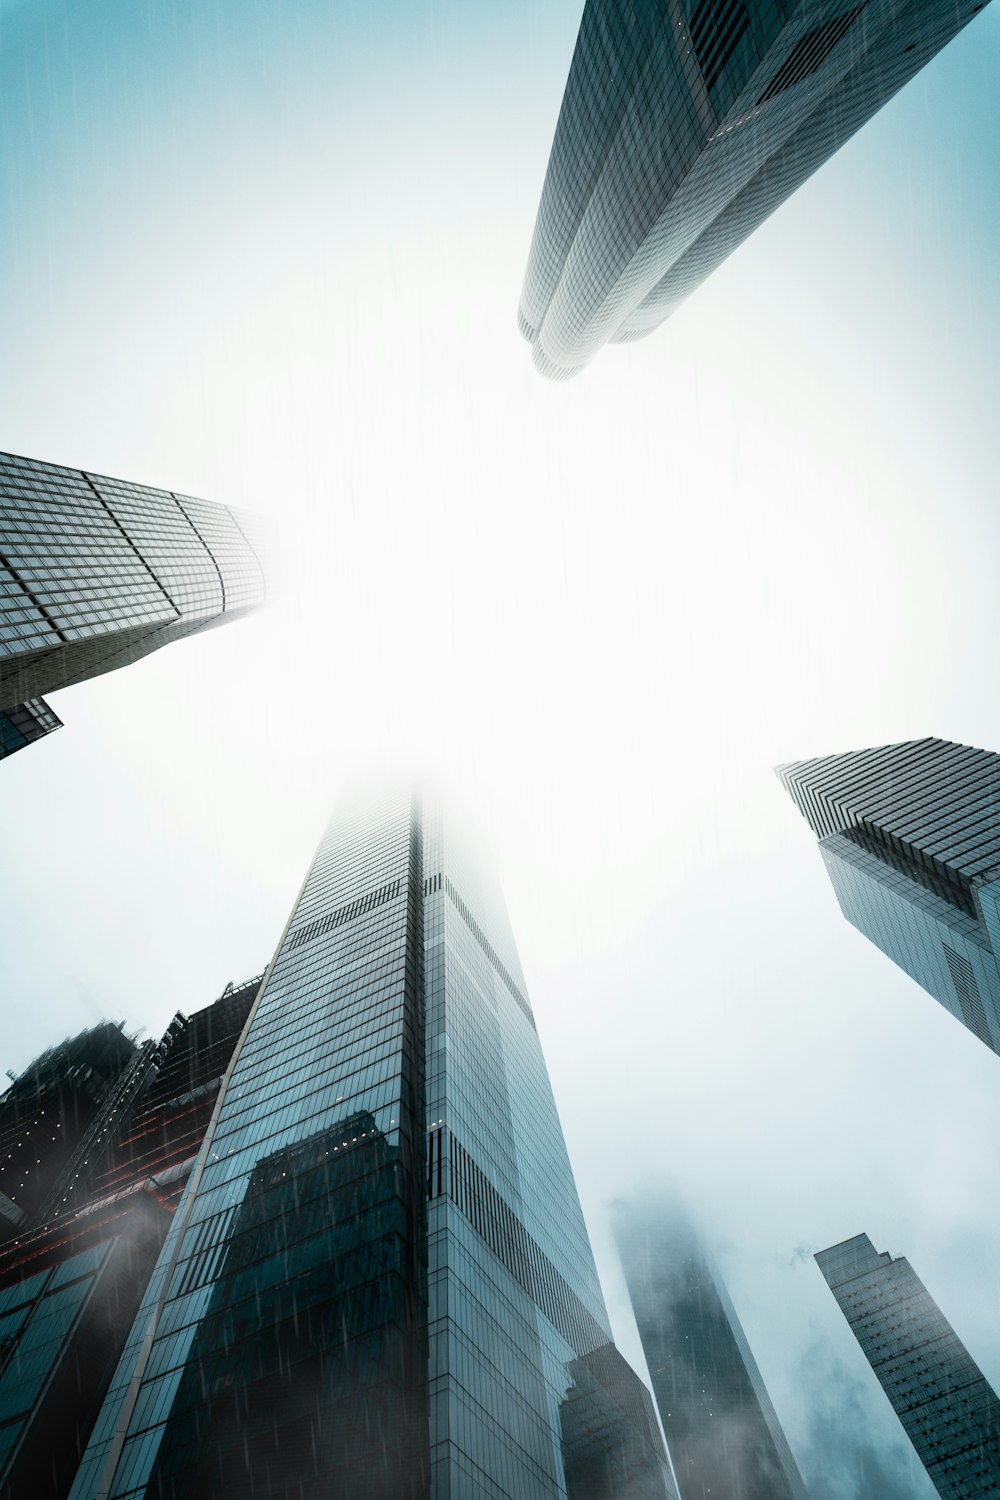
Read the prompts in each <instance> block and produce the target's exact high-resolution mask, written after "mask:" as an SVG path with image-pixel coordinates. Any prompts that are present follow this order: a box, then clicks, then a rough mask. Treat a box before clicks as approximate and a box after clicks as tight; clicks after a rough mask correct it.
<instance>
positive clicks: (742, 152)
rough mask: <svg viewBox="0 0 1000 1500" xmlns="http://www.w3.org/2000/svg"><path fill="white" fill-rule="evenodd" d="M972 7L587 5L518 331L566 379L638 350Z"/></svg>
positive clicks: (804, 1)
mask: <svg viewBox="0 0 1000 1500" xmlns="http://www.w3.org/2000/svg"><path fill="white" fill-rule="evenodd" d="M982 9H983V4H982V0H948V3H947V4H943V3H942V0H860V3H857V0H669V3H667V0H587V4H586V7H585V9H584V13H583V21H582V24H581V26H580V34H579V38H578V40H577V44H576V50H575V52H574V54H573V61H572V64H571V67H570V72H569V79H568V81H567V84H566V92H565V95H564V97H563V102H562V109H561V111H560V114H559V121H558V124H557V126H556V133H555V140H554V142H553V145H552V154H551V157H550V159H549V165H548V171H547V173H546V176H545V183H544V186H543V189H542V198H541V204H540V207H539V210H538V219H537V223H536V226H535V234H534V239H533V241H532V245H531V252H530V255H529V259H528V268H527V272H526V275H525V280H524V288H523V291H522V293H521V303H520V309H519V315H518V322H519V325H520V328H521V331H522V333H523V334H524V335H525V337H526V338H527V339H528V340H529V341H530V342H531V343H532V344H533V346H534V358H535V363H536V364H537V366H538V368H539V369H540V370H541V371H542V372H543V373H544V374H546V375H548V376H551V377H553V378H556V379H562V378H565V377H567V376H570V375H574V374H575V373H576V372H577V371H578V370H580V369H582V368H583V366H584V365H585V364H586V363H587V362H588V360H590V359H591V358H592V357H593V356H594V354H596V352H597V351H598V350H599V349H600V348H601V347H602V346H603V345H604V344H605V343H606V342H608V340H611V341H613V342H617V343H622V342H628V341H629V340H633V339H638V338H642V337H643V336H644V335H645V334H647V333H649V332H651V331H652V330H653V329H654V328H656V327H657V326H658V325H659V324H660V323H661V322H662V321H663V320H664V318H666V317H668V316H669V314H670V313H671V312H672V311H673V309H674V308H675V307H676V306H677V305H678V303H680V302H681V301H682V300H683V299H684V298H685V297H686V296H687V295H688V294H689V293H690V292H692V291H693V290H694V289H695V287H697V286H698V285H699V283H700V282H701V281H703V280H704V278H705V277H706V276H708V275H709V274H710V272H712V271H713V270H715V268H716V266H718V265H719V264H720V262H721V261H722V260H724V259H725V257H726V256H727V255H728V254H729V253H730V251H731V250H733V249H735V248H736V246H737V245H739V244H740V243H741V242H742V241H743V240H744V239H746V237H747V236H748V235H749V234H751V233H752V232H753V230H754V229H756V228H757V227H758V225H760V224H761V223H762V222H763V221H764V219H766V218H767V216H768V215H769V214H770V213H772V212H773V210H774V209H775V208H777V207H778V206H779V204H781V203H782V202H783V201H784V200H785V199H786V198H787V197H788V196H789V195H790V194H791V193H792V192H794V191H795V189H796V188H797V187H799V186H800V185H801V184H802V183H803V182H804V181H805V180H806V178H807V177H809V176H810V174H811V173H812V172H814V171H815V170H816V168H817V167H819V166H820V165H821V164H822V163H823V162H824V161H825V160H826V159H827V157H829V156H831V155H832V154H833V153H834V152H835V151H836V150H837V149H838V147H840V146H841V145H843V143H844V142H845V141H846V140H848V139H849V137H850V136H852V135H853V134H854V132H855V131H856V130H857V129H858V128H859V127H860V126H861V125H863V124H864V123H865V121H866V120H867V119H869V118H870V117H871V115H873V114H874V113H875V111H876V110H878V109H880V108H881V106H882V105H883V104H884V103H885V102H886V101H887V100H888V99H890V98H891V97H892V95H893V94H895V93H896V91H897V90H898V89H900V88H901V87H902V86H903V84H904V83H906V82H907V80H908V79H910V78H912V77H913V75H914V74H915V73H916V72H918V71H919V70H920V68H922V67H923V66H924V64H925V63H926V62H928V61H929V60H930V59H931V58H932V57H933V56H934V55H935V53H936V52H938V51H939V50H940V48H941V47H943V46H944V45H945V43H946V42H948V41H949V40H950V39H951V38H952V37H953V36H954V35H955V34H956V32H958V31H959V30H961V28H962V27H963V26H964V25H965V24H966V23H967V22H968V21H969V20H971V19H972V17H973V16H974V15H975V14H976V12H977V11H980V10H982Z"/></svg>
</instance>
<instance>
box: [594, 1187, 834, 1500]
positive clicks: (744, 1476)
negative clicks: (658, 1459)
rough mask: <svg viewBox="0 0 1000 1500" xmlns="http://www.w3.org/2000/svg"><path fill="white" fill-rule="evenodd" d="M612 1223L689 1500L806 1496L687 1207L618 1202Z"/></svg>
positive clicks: (680, 1479) (665, 1426)
mask: <svg viewBox="0 0 1000 1500" xmlns="http://www.w3.org/2000/svg"><path fill="white" fill-rule="evenodd" d="M614 1228H615V1238H616V1240H617V1243H618V1249H619V1254H620V1255H621V1260H622V1266H623V1268H624V1271H625V1280H626V1283H627V1285H628V1290H629V1296H630V1297H631V1299H632V1307H633V1310H634V1312H635V1318H636V1324H637V1326H638V1329H639V1337H640V1339H641V1340H642V1347H643V1352H644V1353H645V1356H646V1363H647V1365H648V1366H649V1374H650V1379H651V1380H652V1382H653V1394H654V1395H655V1397H656V1404H657V1406H658V1407H659V1410H660V1420H661V1421H662V1423H663V1430H664V1432H665V1433H666V1435H667V1444H668V1446H669V1449H670V1456H671V1458H672V1460H673V1465H674V1472H675V1474H676V1476H677V1483H678V1485H679V1487H680V1492H681V1497H682V1500H806V1490H805V1487H804V1485H803V1483H802V1478H801V1476H800V1474H799V1471H798V1468H797V1467H796V1464H795V1460H794V1458H793V1457H792V1453H791V1450H790V1448H789V1446H788V1443H787V1441H786V1439H785V1435H784V1433H783V1431H782V1429H781V1426H780V1424H779V1422H778V1418H777V1415H776V1413H775V1410H774V1407H773V1405H772V1404H771V1398H770V1396H769V1395H768V1393H767V1389H766V1387H765V1385H764V1382H763V1380H762V1378H761V1374H760V1371H759V1370H758V1368H757V1364H756V1361H755V1360H754V1357H753V1354H752V1353H751V1352H750V1346H749V1344H748V1343H747V1341H746V1337H745V1335H744V1333H743V1329H742V1327H741V1325H740V1321H739V1318H738V1317H737V1316H736V1311H735V1309H734V1307H733V1305H732V1303H731V1301H730V1300H729V1295H728V1293H727V1291H726V1288H725V1284H724V1282H723V1281H722V1278H721V1276H720V1274H719V1270H718V1267H717V1266H716V1265H715V1263H714V1260H713V1259H712V1257H711V1256H710V1255H709V1254H708V1252H707V1251H706V1249H705V1247H704V1245H703V1244H702V1243H701V1241H700V1239H699V1237H698V1235H697V1234H696V1233H695V1231H694V1230H693V1228H692V1227H691V1225H690V1223H689V1222H688V1220H687V1219H686V1217H685V1216H684V1214H683V1213H682V1211H681V1210H680V1209H679V1208H678V1206H677V1205H676V1204H675V1203H673V1202H670V1201H667V1200H657V1199H654V1200H652V1201H651V1202H649V1203H643V1204H639V1203H631V1204H619V1205H618V1206H617V1208H616V1210H615V1219H614Z"/></svg>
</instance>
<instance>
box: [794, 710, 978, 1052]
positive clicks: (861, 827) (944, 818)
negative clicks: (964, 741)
mask: <svg viewBox="0 0 1000 1500" xmlns="http://www.w3.org/2000/svg"><path fill="white" fill-rule="evenodd" d="M777 774H778V776H779V777H780V779H781V781H782V782H783V783H784V786H785V787H786V789H787V791H788V792H789V795H790V796H791V797H792V799H793V800H794V802H795V804H796V806H797V807H798V808H799V810H800V812H801V813H802V814H803V816H804V817H805V819H806V821H807V822H808V823H809V826H810V827H811V828H812V830H813V832H814V833H815V834H817V836H818V837H819V847H820V852H821V853H822V855H823V859H824V862H825V864H826V868H827V872H828V873H829V876H830V879H831V881H832V882H833V888H834V890H835V891H836V893H837V900H838V901H839V902H840V909H841V911H842V912H843V913H844V916H845V917H846V918H847V920H848V921H849V922H851V923H852V924H853V926H855V927H857V929H858V930H859V932H863V933H864V935H865V937H867V938H870V939H871V941H872V942H873V943H875V945H876V946H877V947H879V948H881V949H882V952H883V953H886V954H888V956H889V957H890V958H891V959H892V960H893V962H894V963H897V964H898V965H899V967H900V968H901V969H905V971H906V973H907V974H909V975H911V977H912V978H914V979H915V980H916V981H917V983H918V984H920V985H922V986H923V988H924V989H925V990H927V991H928V993H929V994H931V995H933V996H934V998H935V1000H939V1001H940V1002H941V1004H942V1005H943V1006H944V1007H945V1009H946V1010H948V1011H950V1012H951V1014H952V1015H953V1016H955V1017H956V1019H957V1020H959V1021H961V1022H962V1023H963V1024H964V1025H965V1026H967V1027H968V1028H969V1030H970V1031H971V1032H973V1033H974V1035H976V1036H977V1037H978V1038H979V1039H980V1041H982V1042H985V1043H986V1045H987V1047H991V1048H992V1049H993V1051H994V1052H996V1051H998V1050H1000V969H998V966H997V958H996V955H997V953H998V952H1000V814H998V811H997V809H998V808H1000V755H995V754H993V753H992V752H991V751H989V750H976V749H973V748H972V747H970V746H968V745H957V744H953V743H952V742H951V741H950V740H937V739H926V740H909V741H906V742H905V743H903V744H899V745H880V746H878V747H876V748H875V749H871V750H857V751H853V752H850V753H848V754H845V755H828V756H824V757H821V758H819V759H816V760H804V761H796V762H794V763H793V764H790V765H786V766H779V767H778V773H777Z"/></svg>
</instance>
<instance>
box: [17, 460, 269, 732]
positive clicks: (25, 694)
mask: <svg viewBox="0 0 1000 1500" xmlns="http://www.w3.org/2000/svg"><path fill="white" fill-rule="evenodd" d="M263 598H264V576H263V573H262V570H261V565H260V561H259V558H258V556H257V553H256V551H255V549H254V547H253V545H252V543H251V541H250V539H249V536H248V532H247V518H246V516H240V515H238V514H237V512H236V511H234V510H230V509H229V507H228V506H225V505H214V504H212V503H211V502H210V501H207V500H198V499H195V498H194V497H193V496H191V495H178V494H174V493H173V492H172V491H169V490H157V489H151V488H150V487H149V486H148V485H142V484H130V483H128V482H127V481H125V480H122V479H109V478H107V477H106V476H105V475H102V474H91V473H87V472H85V471H84V470H83V469H67V468H64V467H62V466H60V465H59V464H47V463H41V462H39V461H38V460H36V459H30V458H19V457H17V456H16V455H15V454H13V453H3V454H0V758H2V757H3V756H4V755H9V754H11V753H13V751H15V750H19V749H23V748H24V746H25V745H27V744H31V743H33V742H34V741H35V740H37V739H39V738H40V737H41V736H42V735H44V734H47V733H49V732H51V730H53V729H57V728H59V726H60V721H59V719H58V718H56V716H55V714H54V713H53V712H52V710H51V709H50V708H49V706H48V704H47V703H46V702H45V701H44V699H43V697H42V694H44V693H51V692H54V691H55V690H56V689H57V688H63V687H70V686H72V684H74V683H78V682H84V681H86V680H87V678H90V677H97V676H99V675H100V674H101V673H103V672H111V671H114V670H115V669H116V668H118V667H123V666H127V665H128V664H129V663H130V662H135V661H138V660H139V659H140V657H143V656H146V655H148V654H149V652H150V651H156V650H158V649H159V647H160V646H165V645H168V644H169V643H170V642H171V641H176V640H180V639H181V638H182V637H184V636H187V635H193V634H194V633H195V632H196V631H199V630H206V629H208V628H209V627H210V626H212V625H218V624H221V623H223V622H224V621H225V620H228V619H234V618H236V617H237V616H238V615H241V614H245V613H246V612H247V611H248V610H250V609H253V608H254V607H255V606H256V605H258V604H260V603H261V602H262V601H263Z"/></svg>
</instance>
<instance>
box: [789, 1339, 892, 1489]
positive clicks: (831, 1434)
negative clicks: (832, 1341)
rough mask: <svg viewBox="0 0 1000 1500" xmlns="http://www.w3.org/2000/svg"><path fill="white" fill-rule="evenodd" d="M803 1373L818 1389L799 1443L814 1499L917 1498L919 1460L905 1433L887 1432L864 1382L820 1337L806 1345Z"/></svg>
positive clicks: (805, 1381)
mask: <svg viewBox="0 0 1000 1500" xmlns="http://www.w3.org/2000/svg"><path fill="white" fill-rule="evenodd" d="M800 1375H801V1378H802V1381H803V1386H804V1388H805V1389H807V1390H809V1391H811V1392H812V1393H813V1394H814V1401H813V1403H812V1412H811V1416H810V1418H809V1422H808V1426H807V1439H806V1445H805V1446H804V1447H802V1448H801V1449H800V1454H801V1460H802V1462H801V1467H802V1475H803V1478H804V1479H805V1482H806V1486H807V1488H808V1490H809V1495H810V1500H914V1487H915V1481H917V1478H918V1475H920V1473H921V1471H920V1468H919V1466H918V1464H917V1460H916V1459H915V1457H914V1455H913V1452H912V1450H911V1448H910V1446H909V1443H908V1442H907V1441H906V1439H905V1438H903V1437H900V1439H899V1440H898V1441H893V1440H892V1439H891V1438H887V1437H886V1436H885V1435H884V1434H883V1432H882V1429H881V1424H880V1423H879V1420H878V1412H877V1408H873V1403H872V1400H871V1393H869V1391H868V1390H867V1388H866V1387H865V1385H864V1383H863V1382H862V1381H861V1380H859V1379H858V1378H857V1377H856V1376H854V1375H852V1374H851V1373H850V1372H849V1371H848V1370H847V1369H846V1368H845V1366H844V1365H843V1364H842V1363H841V1361H840V1360H839V1359H837V1358H836V1357H835V1356H833V1355H831V1353H830V1351H829V1348H828V1346H827V1345H825V1344H823V1343H820V1342H816V1343H814V1344H812V1345H810V1347H809V1348H808V1349H807V1351H806V1353H805V1355H804V1356H803V1358H802V1360H801V1361H800Z"/></svg>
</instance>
